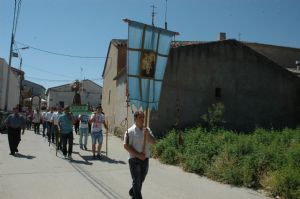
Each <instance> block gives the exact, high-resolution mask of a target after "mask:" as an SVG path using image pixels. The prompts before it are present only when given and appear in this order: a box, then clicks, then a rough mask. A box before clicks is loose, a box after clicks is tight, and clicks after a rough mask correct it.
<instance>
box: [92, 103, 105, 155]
mask: <svg viewBox="0 0 300 199" xmlns="http://www.w3.org/2000/svg"><path fill="white" fill-rule="evenodd" d="M89 122H90V123H91V124H92V127H91V137H92V151H93V159H96V144H97V142H98V148H97V158H98V159H101V147H102V142H103V133H102V127H103V126H104V127H105V129H106V130H107V129H108V127H107V124H106V122H105V116H104V114H103V112H102V107H101V105H100V106H98V107H97V108H96V112H94V113H93V114H92V115H91V117H90V119H89Z"/></svg>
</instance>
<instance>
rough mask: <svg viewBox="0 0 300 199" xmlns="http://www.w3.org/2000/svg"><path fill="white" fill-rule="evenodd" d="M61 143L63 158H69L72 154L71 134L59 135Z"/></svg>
mask: <svg viewBox="0 0 300 199" xmlns="http://www.w3.org/2000/svg"><path fill="white" fill-rule="evenodd" d="M61 141H62V145H63V147H62V152H63V154H64V156H66V155H67V153H68V155H69V156H70V155H71V154H72V150H73V132H70V133H67V134H64V133H61ZM67 143H68V145H69V146H68V151H67Z"/></svg>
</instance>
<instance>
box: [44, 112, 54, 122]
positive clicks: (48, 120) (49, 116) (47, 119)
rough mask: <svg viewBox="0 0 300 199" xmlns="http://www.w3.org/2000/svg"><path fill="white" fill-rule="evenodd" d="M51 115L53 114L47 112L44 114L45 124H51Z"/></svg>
mask: <svg viewBox="0 0 300 199" xmlns="http://www.w3.org/2000/svg"><path fill="white" fill-rule="evenodd" d="M52 115H53V112H47V113H46V114H45V120H46V121H47V122H51V117H52Z"/></svg>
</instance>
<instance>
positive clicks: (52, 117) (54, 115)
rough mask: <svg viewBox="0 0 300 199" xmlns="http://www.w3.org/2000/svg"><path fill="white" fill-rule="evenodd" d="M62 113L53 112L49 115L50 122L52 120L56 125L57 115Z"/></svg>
mask: <svg viewBox="0 0 300 199" xmlns="http://www.w3.org/2000/svg"><path fill="white" fill-rule="evenodd" d="M60 115H62V113H59V112H55V113H53V114H52V116H51V122H53V124H54V125H58V117H59V116H60Z"/></svg>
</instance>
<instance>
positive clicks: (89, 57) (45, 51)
mask: <svg viewBox="0 0 300 199" xmlns="http://www.w3.org/2000/svg"><path fill="white" fill-rule="evenodd" d="M16 42H17V43H19V44H21V45H23V46H28V47H29V48H31V49H34V50H38V51H41V52H44V53H49V54H52V55H58V56H64V57H72V58H81V59H106V57H97V56H80V55H69V54H64V53H56V52H51V51H48V50H43V49H40V48H36V47H33V46H30V45H28V44H24V43H22V42H19V41H16Z"/></svg>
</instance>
